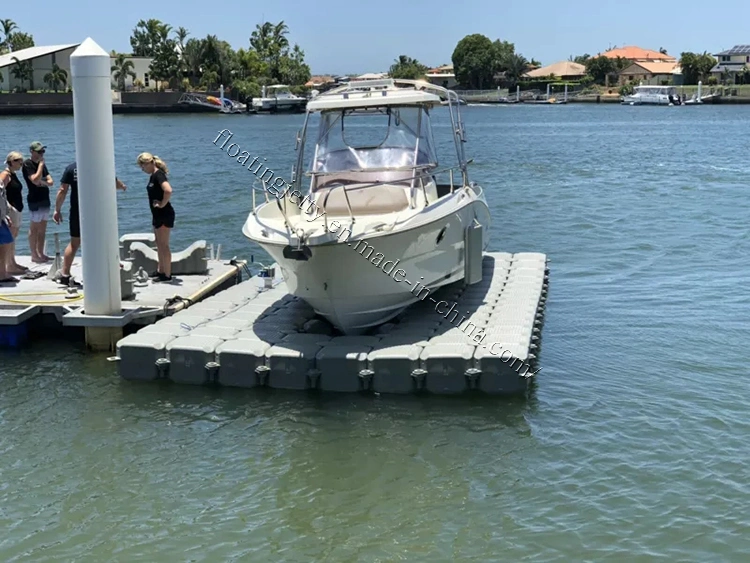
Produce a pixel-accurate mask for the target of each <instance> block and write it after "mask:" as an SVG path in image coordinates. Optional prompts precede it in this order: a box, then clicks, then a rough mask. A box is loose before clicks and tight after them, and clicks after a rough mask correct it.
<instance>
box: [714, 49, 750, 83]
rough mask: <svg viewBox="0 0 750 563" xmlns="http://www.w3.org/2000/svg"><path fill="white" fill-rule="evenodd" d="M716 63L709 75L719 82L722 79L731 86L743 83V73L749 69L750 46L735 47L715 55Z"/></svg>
mask: <svg viewBox="0 0 750 563" xmlns="http://www.w3.org/2000/svg"><path fill="white" fill-rule="evenodd" d="M714 57H716V58H717V60H718V63H717V64H716V65H715V66H714V67H713V68H712V69H711V75H712V76H715V77H716V78H717V80H719V82H721V81H722V77H725V78H726V79H728V81H729V82H731V83H733V84H737V83H742V82H744V78H745V76H744V75H745V71H746V70H748V69H750V45H735V46H734V47H732V48H731V49H727V50H726V51H722V52H721V53H716V54H715V55H714Z"/></svg>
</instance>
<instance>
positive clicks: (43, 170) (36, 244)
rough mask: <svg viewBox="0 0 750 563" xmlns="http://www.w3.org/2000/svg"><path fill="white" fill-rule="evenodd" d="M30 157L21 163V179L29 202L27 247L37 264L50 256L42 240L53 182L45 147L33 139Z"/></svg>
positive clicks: (48, 259)
mask: <svg viewBox="0 0 750 563" xmlns="http://www.w3.org/2000/svg"><path fill="white" fill-rule="evenodd" d="M29 149H30V150H31V158H29V159H27V160H26V162H24V163H23V179H24V180H26V187H27V188H28V189H29V193H28V195H27V196H26V203H28V204H29V211H30V213H29V215H30V220H31V224H30V225H29V249H30V250H31V261H32V262H35V263H37V264H41V263H43V262H49V261H50V260H51V258H50V257H49V256H47V255H46V254H45V253H44V240H45V237H46V236H47V221H48V220H49V208H50V200H49V187H50V186H51V185H52V184H54V182H53V180H52V176H50V174H49V170H47V165H46V164H45V163H44V153H45V151H46V150H47V147H46V146H45V145H43V144H42V143H40V142H39V141H34V142H33V143H31V146H30V147H29Z"/></svg>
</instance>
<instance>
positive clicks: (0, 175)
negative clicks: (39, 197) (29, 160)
mask: <svg viewBox="0 0 750 563" xmlns="http://www.w3.org/2000/svg"><path fill="white" fill-rule="evenodd" d="M22 167H23V155H22V154H21V153H20V152H16V151H13V152H11V153H9V154H8V156H7V157H6V159H5V170H3V171H2V172H0V183H3V182H4V183H5V184H6V185H5V195H6V197H7V199H8V206H9V207H8V212H9V213H8V216H9V217H10V220H11V223H12V225H13V226H12V227H10V232H11V234H12V235H13V243H11V246H10V249H9V250H8V251H7V253H6V259H5V267H6V270H7V272H8V274H9V275H11V276H13V275H20V274H25V273H26V272H28V271H29V269H28V268H25V267H24V266H21V265H20V264H19V263H18V262H16V243H15V241H16V239H17V238H18V232H19V231H20V230H21V212H22V211H23V196H22V195H21V191H22V190H23V184H21V180H19V179H18V176H16V172H18V171H19V170H20V169H21V168H22Z"/></svg>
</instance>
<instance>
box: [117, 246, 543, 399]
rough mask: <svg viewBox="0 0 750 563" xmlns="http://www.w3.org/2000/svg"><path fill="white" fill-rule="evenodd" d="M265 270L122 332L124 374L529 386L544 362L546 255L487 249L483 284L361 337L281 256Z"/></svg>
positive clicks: (404, 386) (297, 385)
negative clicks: (296, 291) (281, 264)
mask: <svg viewBox="0 0 750 563" xmlns="http://www.w3.org/2000/svg"><path fill="white" fill-rule="evenodd" d="M264 272H265V275H263V276H257V277H253V278H251V279H249V280H247V281H244V282H241V283H238V284H237V285H234V286H233V287H229V288H227V289H225V290H223V291H221V292H220V293H217V294H216V295H214V296H211V297H208V298H207V299H205V300H203V301H202V302H201V303H199V304H193V305H190V306H189V307H187V308H186V309H184V310H182V311H179V312H177V313H175V314H170V315H169V316H167V317H166V318H163V319H161V320H159V321H157V322H155V323H154V324H152V325H149V326H147V327H144V328H142V329H140V330H139V331H138V332H137V333H135V334H131V335H129V336H127V337H125V338H123V339H122V340H120V341H119V342H118V343H117V355H116V356H114V357H112V358H111V360H112V361H114V362H116V363H117V369H118V373H119V375H120V376H121V377H122V378H123V379H127V380H147V381H157V380H168V381H171V382H174V383H178V384H187V385H218V386H225V387H244V388H271V389H287V390H298V391H305V390H319V391H332V392H349V393H393V394H410V393H422V392H426V393H432V394H460V393H465V392H479V393H482V394H493V395H494V394H500V395H523V394H525V393H526V392H527V391H528V390H529V389H530V386H531V384H532V381H533V378H534V375H535V374H536V373H537V372H538V371H539V365H538V364H539V353H540V349H541V332H542V327H543V321H544V310H545V303H546V300H547V291H548V283H549V269H548V265H547V258H546V256H545V255H544V254H538V253H519V254H509V253H487V254H486V255H485V256H484V260H483V263H482V280H481V281H480V282H479V283H477V284H473V285H470V286H466V285H464V283H463V281H461V282H457V283H455V284H452V285H449V286H445V287H443V288H440V289H439V290H437V291H436V292H435V293H434V294H432V295H430V296H429V298H425V299H423V300H421V301H419V302H418V303H416V304H414V305H412V306H411V307H409V308H408V309H407V310H406V311H405V312H403V313H402V314H401V315H400V316H399V317H398V318H397V319H395V320H394V322H390V323H386V324H385V325H382V326H380V327H378V328H377V329H375V330H373V331H372V333H371V334H366V335H362V336H336V335H335V333H333V331H332V330H331V328H330V327H329V326H326V324H327V323H325V321H322V320H321V319H316V316H315V312H314V311H313V310H312V308H311V307H310V306H309V305H307V303H305V302H304V301H302V300H300V299H298V298H296V297H293V296H291V295H289V294H288V293H287V291H286V287H285V284H284V281H283V278H281V277H279V276H278V274H277V271H276V267H275V265H274V266H271V267H269V268H267V269H266V270H264ZM459 319H460V320H459Z"/></svg>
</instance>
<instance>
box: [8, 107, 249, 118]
mask: <svg viewBox="0 0 750 563" xmlns="http://www.w3.org/2000/svg"><path fill="white" fill-rule="evenodd" d="M112 113H113V114H115V115H117V114H120V115H122V114H149V113H214V114H220V113H221V112H219V108H218V107H217V108H210V107H204V106H197V105H192V104H158V105H157V104H112ZM245 114H246V115H252V112H244V113H243V114H241V115H245ZM23 115H73V105H72V104H70V105H69V104H31V105H30V104H18V105H16V104H0V117H3V116H8V117H14V116H23Z"/></svg>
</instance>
